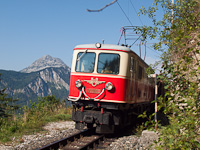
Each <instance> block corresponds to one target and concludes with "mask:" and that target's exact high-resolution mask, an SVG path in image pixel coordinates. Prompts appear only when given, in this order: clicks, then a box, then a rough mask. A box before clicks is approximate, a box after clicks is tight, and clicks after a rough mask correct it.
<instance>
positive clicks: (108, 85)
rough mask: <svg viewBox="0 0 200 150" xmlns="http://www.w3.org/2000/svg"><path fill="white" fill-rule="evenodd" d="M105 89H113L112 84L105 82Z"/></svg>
mask: <svg viewBox="0 0 200 150" xmlns="http://www.w3.org/2000/svg"><path fill="white" fill-rule="evenodd" d="M106 89H107V90H108V91H110V90H112V89H113V84H112V83H111V82H108V83H106Z"/></svg>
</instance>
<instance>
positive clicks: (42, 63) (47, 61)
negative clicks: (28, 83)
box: [20, 55, 67, 73]
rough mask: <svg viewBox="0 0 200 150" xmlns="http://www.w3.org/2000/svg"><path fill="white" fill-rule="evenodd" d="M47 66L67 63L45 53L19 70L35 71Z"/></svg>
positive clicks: (58, 65)
mask: <svg viewBox="0 0 200 150" xmlns="http://www.w3.org/2000/svg"><path fill="white" fill-rule="evenodd" d="M49 67H57V68H59V67H67V65H66V64H65V63H64V62H63V61H62V60H61V59H59V58H54V57H52V56H50V55H45V56H43V57H41V58H40V59H38V60H36V61H34V62H33V63H32V64H31V65H30V66H28V67H27V68H24V69H23V70H21V71H20V72H25V73H30V72H36V71H39V70H42V69H45V68H49Z"/></svg>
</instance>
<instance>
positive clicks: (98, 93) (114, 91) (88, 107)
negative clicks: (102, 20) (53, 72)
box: [68, 43, 154, 133]
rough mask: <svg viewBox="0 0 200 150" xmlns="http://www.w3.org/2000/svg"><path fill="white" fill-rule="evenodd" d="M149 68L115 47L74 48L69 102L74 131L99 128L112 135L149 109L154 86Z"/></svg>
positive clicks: (89, 45)
mask: <svg viewBox="0 0 200 150" xmlns="http://www.w3.org/2000/svg"><path fill="white" fill-rule="evenodd" d="M147 67H148V65H147V64H146V63H145V62H144V61H143V60H142V59H141V58H140V57H139V56H138V55H137V54H136V53H135V52H133V51H132V50H131V49H130V48H128V47H126V46H119V45H112V44H100V43H96V44H83V45H78V46H76V47H75V48H74V52H73V60H72V67H71V77H70V89H69V97H68V100H70V101H71V102H72V105H73V112H72V119H73V120H74V121H75V122H76V124H75V128H76V129H79V130H82V129H83V128H85V127H88V128H91V127H96V133H113V132H114V131H115V130H116V129H118V128H123V127H125V126H127V125H129V124H130V123H132V122H133V121H134V119H133V118H134V117H133V116H134V115H136V114H139V113H141V112H142V111H144V110H147V109H148V108H149V105H150V102H151V101H152V100H153V99H154V84H153V82H152V81H151V80H150V79H149V78H148V76H147V74H146V72H145V69H146V68H147Z"/></svg>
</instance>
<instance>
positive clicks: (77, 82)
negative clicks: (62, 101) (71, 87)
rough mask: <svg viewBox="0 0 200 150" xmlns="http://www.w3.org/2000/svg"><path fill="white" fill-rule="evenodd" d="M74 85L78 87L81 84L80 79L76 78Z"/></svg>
mask: <svg viewBox="0 0 200 150" xmlns="http://www.w3.org/2000/svg"><path fill="white" fill-rule="evenodd" d="M75 85H76V87H77V88H80V87H81V86H82V83H81V80H77V81H76V82H75Z"/></svg>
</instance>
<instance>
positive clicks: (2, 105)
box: [0, 74, 18, 118]
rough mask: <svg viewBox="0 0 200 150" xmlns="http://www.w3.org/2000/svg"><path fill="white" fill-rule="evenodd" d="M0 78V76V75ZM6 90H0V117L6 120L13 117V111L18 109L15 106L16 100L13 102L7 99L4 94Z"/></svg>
mask: <svg viewBox="0 0 200 150" xmlns="http://www.w3.org/2000/svg"><path fill="white" fill-rule="evenodd" d="M0 76H1V74H0ZM0 81H1V80H0ZM5 90H6V88H4V89H0V117H2V118H7V117H9V116H11V115H13V111H14V110H16V109H17V108H18V106H17V105H15V102H16V101H17V100H16V99H15V100H13V99H12V98H8V97H7V95H8V94H6V93H5Z"/></svg>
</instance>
